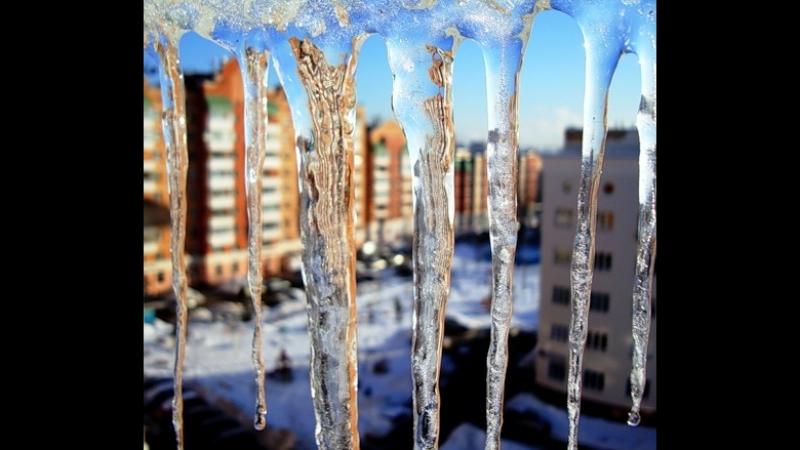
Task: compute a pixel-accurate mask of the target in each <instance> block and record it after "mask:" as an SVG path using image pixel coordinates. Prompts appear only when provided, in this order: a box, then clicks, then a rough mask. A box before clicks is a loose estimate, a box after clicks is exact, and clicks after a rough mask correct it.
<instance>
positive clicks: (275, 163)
mask: <svg viewBox="0 0 800 450" xmlns="http://www.w3.org/2000/svg"><path fill="white" fill-rule="evenodd" d="M263 168H264V170H279V169H280V168H281V157H280V156H278V155H276V154H268V155H266V156H264V166H263Z"/></svg>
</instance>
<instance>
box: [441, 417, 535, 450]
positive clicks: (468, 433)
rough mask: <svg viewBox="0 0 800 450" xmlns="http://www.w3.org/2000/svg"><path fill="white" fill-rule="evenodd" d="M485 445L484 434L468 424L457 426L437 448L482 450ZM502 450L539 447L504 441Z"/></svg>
mask: <svg viewBox="0 0 800 450" xmlns="http://www.w3.org/2000/svg"><path fill="white" fill-rule="evenodd" d="M485 444H486V432H485V431H483V430H481V429H480V428H478V427H476V426H475V425H472V424H470V423H464V424H461V425H459V426H458V428H456V429H455V430H453V432H452V433H450V436H448V438H447V441H446V442H445V443H444V444H443V445H442V446H441V447H439V449H440V450H483V449H484V448H485ZM502 445H503V450H538V448H539V447H529V446H527V445H522V444H520V443H517V442H514V441H509V440H506V439H504V440H503V441H502Z"/></svg>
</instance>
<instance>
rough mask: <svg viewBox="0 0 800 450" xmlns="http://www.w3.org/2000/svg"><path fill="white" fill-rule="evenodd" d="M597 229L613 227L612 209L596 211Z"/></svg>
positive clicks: (603, 229)
mask: <svg viewBox="0 0 800 450" xmlns="http://www.w3.org/2000/svg"><path fill="white" fill-rule="evenodd" d="M597 229H598V230H600V231H611V230H613V229H614V213H613V212H612V211H599V212H598V213H597Z"/></svg>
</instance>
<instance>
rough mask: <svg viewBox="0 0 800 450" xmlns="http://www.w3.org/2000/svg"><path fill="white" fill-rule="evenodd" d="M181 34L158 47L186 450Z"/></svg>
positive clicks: (176, 422) (177, 399) (178, 406)
mask: <svg viewBox="0 0 800 450" xmlns="http://www.w3.org/2000/svg"><path fill="white" fill-rule="evenodd" d="M181 34H182V33H181V32H178V31H169V32H162V33H160V34H159V35H158V37H157V39H156V42H155V46H156V50H157V51H158V55H159V58H160V61H161V64H160V66H159V68H160V71H159V75H160V81H161V101H162V104H163V106H162V110H163V112H162V116H161V127H162V130H163V134H164V143H165V146H166V150H167V176H168V186H169V212H170V219H171V221H170V223H171V233H172V235H171V240H170V249H171V254H172V289H173V291H174V292H175V298H176V301H177V308H176V321H177V325H176V334H177V343H176V346H175V380H174V383H175V384H174V394H175V396H174V398H173V400H172V425H173V426H174V427H175V438H176V440H177V444H178V449H179V450H182V449H183V361H184V358H185V355H186V336H187V319H188V312H187V303H186V296H187V283H186V257H185V255H184V250H185V241H186V173H187V171H188V169H189V155H188V150H187V146H186V90H185V87H184V85H183V72H182V70H181V64H180V59H179V58H178V41H179V39H180V36H181Z"/></svg>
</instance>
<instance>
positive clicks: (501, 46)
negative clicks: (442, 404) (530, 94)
mask: <svg viewBox="0 0 800 450" xmlns="http://www.w3.org/2000/svg"><path fill="white" fill-rule="evenodd" d="M531 19H532V16H527V17H526V18H525V19H524V21H525V22H527V23H523V20H520V21H519V22H518V23H519V28H520V29H518V30H517V34H516V35H515V36H513V37H508V39H507V40H503V41H496V42H492V41H489V42H482V45H481V47H482V51H483V57H484V66H485V68H486V94H487V104H488V119H489V135H488V141H487V171H488V185H489V202H488V203H489V211H488V213H489V233H490V239H491V248H492V307H491V317H492V326H491V341H490V343H489V352H488V355H487V358H486V366H487V367H486V369H487V371H486V393H487V395H486V449H487V450H490V449H491V450H497V449H499V448H500V432H501V429H502V426H503V394H504V390H505V378H506V369H507V367H508V332H509V327H510V325H511V315H512V301H513V291H512V289H513V282H512V278H513V274H514V257H515V255H516V249H517V233H518V230H519V222H518V221H517V181H518V180H517V173H518V172H517V170H518V168H517V158H518V151H519V148H518V142H517V139H518V128H517V111H518V107H517V99H518V96H519V90H518V89H519V74H520V70H521V68H522V58H523V53H524V51H525V45H526V44H527V41H528V34H529V32H530V21H531Z"/></svg>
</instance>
